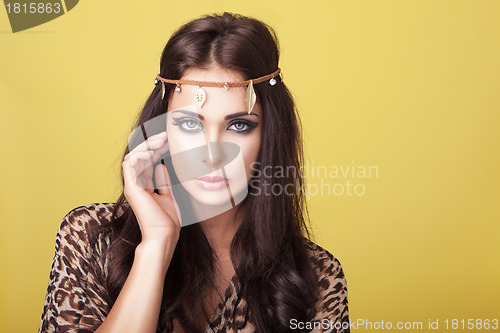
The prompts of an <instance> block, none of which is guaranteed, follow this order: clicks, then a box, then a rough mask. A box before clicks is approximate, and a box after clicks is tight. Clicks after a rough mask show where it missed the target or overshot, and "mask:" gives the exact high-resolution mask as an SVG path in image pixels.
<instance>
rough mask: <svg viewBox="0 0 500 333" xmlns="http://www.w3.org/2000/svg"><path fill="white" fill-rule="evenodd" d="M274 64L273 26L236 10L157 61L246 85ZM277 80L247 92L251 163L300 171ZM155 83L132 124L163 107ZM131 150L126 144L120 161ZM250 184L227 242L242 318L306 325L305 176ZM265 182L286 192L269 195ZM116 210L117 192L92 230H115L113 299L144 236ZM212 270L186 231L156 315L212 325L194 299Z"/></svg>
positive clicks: (291, 116) (261, 178) (294, 127)
mask: <svg viewBox="0 0 500 333" xmlns="http://www.w3.org/2000/svg"><path fill="white" fill-rule="evenodd" d="M278 61H279V44H278V40H277V37H276V34H275V32H274V30H273V29H272V28H271V27H269V26H268V25H266V24H265V23H263V22H261V21H259V20H256V19H253V18H249V17H246V16H242V15H238V14H231V13H223V14H213V15H207V16H203V17H201V18H199V19H195V20H193V21H191V22H189V23H187V24H185V25H183V26H182V27H181V28H180V29H179V30H178V31H177V32H175V33H174V34H173V35H172V36H171V38H170V39H169V41H168V42H167V44H166V46H165V48H164V50H163V53H162V56H161V61H160V75H161V76H163V77H167V78H174V79H180V78H181V77H182V76H183V74H184V72H185V71H186V70H187V69H188V68H192V67H194V68H208V67H209V66H210V65H213V64H214V63H215V64H218V65H220V66H221V67H224V68H228V69H232V70H235V71H238V72H239V73H241V74H242V75H243V76H244V77H245V80H247V79H251V78H255V77H259V76H262V75H266V74H269V73H272V72H274V71H275V70H276V69H277V68H278ZM275 79H276V80H277V81H278V82H277V83H276V85H274V86H271V85H270V84H268V83H265V82H264V83H261V84H256V85H255V86H254V89H255V91H256V94H257V97H258V102H259V103H261V105H262V110H263V122H262V123H263V125H262V126H263V127H262V140H261V148H260V152H259V156H258V163H257V164H256V166H258V167H260V168H261V169H262V168H265V167H272V168H274V170H276V168H283V169H284V170H290V168H292V169H293V170H295V171H299V170H301V169H300V166H301V165H303V154H302V139H301V128H300V120H299V118H298V114H297V111H296V108H295V104H294V102H293V98H292V96H291V94H290V92H289V90H288V89H287V87H286V86H285V84H284V83H283V82H282V81H281V79H280V78H279V77H276V78H275ZM160 86H161V85H157V86H156V87H155V88H154V89H153V91H152V93H151V95H150V96H149V98H148V99H147V101H146V103H145V106H144V108H143V109H142V111H141V112H140V114H139V115H138V118H137V120H136V122H135V124H134V127H133V128H137V127H139V126H141V124H144V123H145V122H146V121H148V120H150V119H153V118H155V117H157V116H159V115H161V114H162V113H164V112H165V111H166V110H167V103H168V100H169V98H168V97H169V96H170V94H171V93H172V91H173V88H174V86H173V85H169V84H167V85H166V86H165V88H166V92H165V98H164V99H163V100H162V98H161V87H160ZM128 152H129V147H127V148H126V149H125V151H124V156H125V155H126V154H127V153H128ZM122 184H123V172H122ZM252 184H253V185H252V186H249V194H248V196H247V197H246V198H245V200H244V201H243V202H242V206H241V207H245V208H247V209H246V210H245V211H246V212H247V213H246V214H245V216H244V218H243V221H242V223H241V225H240V227H239V229H238V230H237V232H236V234H235V236H234V239H233V241H232V245H231V258H232V261H233V265H234V267H235V271H236V274H237V277H238V280H239V282H240V284H241V293H242V294H241V296H240V297H243V298H244V299H245V300H247V303H248V310H249V311H248V316H249V318H248V320H250V321H251V322H252V323H253V324H254V326H255V327H256V329H257V331H259V332H285V331H288V330H289V327H290V326H289V325H290V320H291V319H296V320H298V321H308V320H311V319H312V316H313V314H314V312H315V309H314V305H315V302H316V300H317V278H316V276H315V275H314V271H313V269H312V267H311V264H310V260H309V256H308V252H307V249H306V243H305V236H307V237H309V230H308V227H307V223H306V220H307V216H308V214H307V209H306V206H305V199H304V193H303V192H302V190H301V189H302V186H303V179H302V178H301V177H300V174H299V173H298V172H295V173H293V172H292V173H288V172H287V173H284V174H283V176H282V177H266V176H265V174H264V173H263V172H260V173H259V172H256V174H255V175H254V177H253V179H252ZM264 186H266V187H267V189H269V188H273V186H274V188H281V189H284V188H287V189H288V191H286V193H285V192H284V191H283V192H282V193H281V194H278V195H275V194H271V195H269V190H267V191H266V190H265V188H264ZM290 188H293V191H292V190H290ZM291 193H293V195H290V194H291ZM120 207H122V208H123V207H127V205H126V200H125V197H124V195H123V192H122V194H121V195H120V197H119V199H118V200H117V203H116V205H115V207H114V211H113V216H112V219H111V221H110V222H109V223H106V224H103V225H102V228H101V229H100V230H99V231H103V230H104V229H111V231H112V233H111V234H112V241H111V244H110V246H109V247H108V249H107V255H110V257H112V258H113V259H112V260H110V262H109V266H108V279H107V281H106V288H107V290H108V293H109V296H110V301H111V302H114V301H116V298H117V297H118V295H119V293H120V291H121V289H122V287H123V285H124V283H125V280H126V279H127V275H128V273H129V271H130V269H131V266H132V262H133V255H134V250H135V247H136V246H137V245H138V243H139V242H140V240H141V233H140V229H139V226H138V223H137V220H136V218H135V215H134V213H133V211H132V210H131V208H130V207H127V208H126V209H125V213H123V214H122V215H119V214H118V211H119V209H120ZM214 267H215V265H214V256H213V251H212V248H211V246H210V244H209V242H208V240H207V238H206V237H205V235H204V233H203V231H202V229H201V227H200V225H199V224H193V225H189V226H186V227H183V228H182V229H181V232H180V238H179V241H178V244H177V247H176V249H175V252H174V255H173V258H172V260H171V264H170V267H169V270H168V273H167V275H166V278H165V288H164V290H165V292H164V296H163V302H162V308H161V315H160V318H166V316H175V317H176V318H178V319H179V321H180V322H181V324H182V326H183V327H184V329H185V330H187V331H191V332H198V331H200V330H201V329H202V328H200V327H198V326H197V322H198V320H197V319H199V315H200V314H203V315H204V316H205V318H207V320H208V319H209V317H208V316H207V314H206V313H205V312H204V306H203V304H202V303H203V302H200V300H204V299H206V297H207V295H208V292H209V290H208V289H209V288H210V287H213V286H214V276H215V275H214V274H215V273H214V272H215V268H214ZM186 305H188V306H189V309H187V308H186ZM268 309H269V310H270V311H268ZM209 315H210V314H209ZM159 324H160V326H161V325H163V324H162V323H161V322H160V323H159ZM160 326H159V327H160Z"/></svg>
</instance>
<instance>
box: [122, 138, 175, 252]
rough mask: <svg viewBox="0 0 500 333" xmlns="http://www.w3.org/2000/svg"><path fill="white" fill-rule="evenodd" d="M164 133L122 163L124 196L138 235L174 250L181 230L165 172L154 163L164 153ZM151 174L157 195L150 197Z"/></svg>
mask: <svg viewBox="0 0 500 333" xmlns="http://www.w3.org/2000/svg"><path fill="white" fill-rule="evenodd" d="M166 139H167V134H166V132H161V133H159V134H156V135H153V136H151V137H149V138H148V139H147V140H145V141H144V142H143V143H141V144H140V145H138V146H137V147H135V148H134V149H133V150H132V151H131V152H129V153H128V154H127V155H126V156H125V158H124V160H123V163H122V168H123V177H124V182H125V184H124V195H125V198H126V199H127V201H128V203H129V204H130V206H131V207H132V210H133V211H134V214H135V216H136V218H137V221H138V223H139V227H140V229H141V233H142V242H143V243H150V241H152V242H154V243H157V242H159V243H160V244H161V245H169V247H171V249H173V248H175V245H176V244H177V240H178V238H179V232H180V227H181V221H180V213H179V207H178V205H177V203H176V202H175V199H174V197H173V195H172V191H171V186H170V177H169V175H168V172H167V168H166V167H165V165H163V163H160V164H158V165H157V166H156V168H155V170H153V165H154V163H155V162H156V161H157V160H158V158H159V157H160V156H161V155H163V154H165V153H166V152H167V151H168V149H169V148H168V142H165V141H166ZM153 172H154V174H155V179H156V187H157V188H158V192H159V193H154V186H153Z"/></svg>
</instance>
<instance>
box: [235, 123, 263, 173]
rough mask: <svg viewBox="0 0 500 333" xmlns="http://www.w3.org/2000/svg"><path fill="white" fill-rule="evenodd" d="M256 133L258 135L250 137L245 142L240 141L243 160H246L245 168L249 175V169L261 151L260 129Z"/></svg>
mask: <svg viewBox="0 0 500 333" xmlns="http://www.w3.org/2000/svg"><path fill="white" fill-rule="evenodd" d="M252 134H253V133H252ZM255 134H256V135H255V136H253V137H252V138H249V140H244V141H243V142H241V143H239V145H240V148H241V153H242V156H243V160H244V161H245V168H246V171H247V175H249V176H250V172H249V171H250V169H251V167H252V164H253V163H254V162H256V161H257V157H258V156H259V152H260V145H261V137H260V131H259V133H255Z"/></svg>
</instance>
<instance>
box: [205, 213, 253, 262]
mask: <svg viewBox="0 0 500 333" xmlns="http://www.w3.org/2000/svg"><path fill="white" fill-rule="evenodd" d="M238 208H239V205H238V206H236V207H233V208H232V209H230V210H227V211H225V212H224V213H222V214H219V215H217V216H214V217H211V218H208V219H206V220H204V221H202V222H200V225H201V228H202V229H203V232H204V233H205V236H206V237H207V239H208V241H209V242H210V244H211V245H212V248H213V249H214V251H215V253H216V255H217V256H218V257H221V256H223V257H226V256H229V253H230V249H231V242H232V241H233V238H234V235H235V234H236V231H237V230H238V228H239V226H240V224H241V221H242V219H243V218H242V216H243V214H238V216H237V215H236V210H237V209H238ZM240 213H241V211H240Z"/></svg>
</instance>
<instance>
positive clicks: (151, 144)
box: [132, 131, 167, 151]
mask: <svg viewBox="0 0 500 333" xmlns="http://www.w3.org/2000/svg"><path fill="white" fill-rule="evenodd" d="M166 139H167V132H166V131H163V132H161V133H158V134H155V135H152V136H150V137H149V138H147V139H146V140H144V141H143V142H142V143H140V144H139V145H137V147H135V148H134V149H132V151H145V150H151V149H152V148H155V147H156V148H157V147H159V146H160V145H161V144H162V143H164V142H165V140H166Z"/></svg>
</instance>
